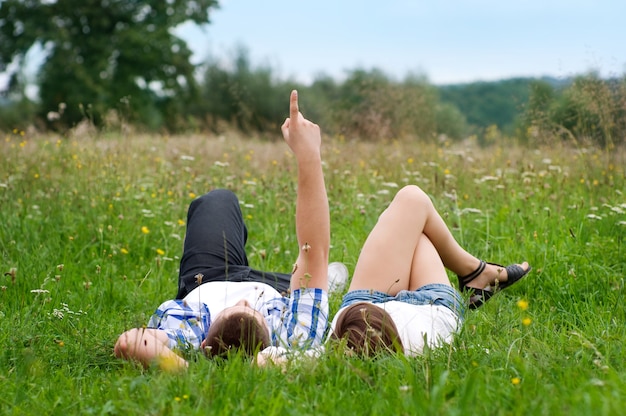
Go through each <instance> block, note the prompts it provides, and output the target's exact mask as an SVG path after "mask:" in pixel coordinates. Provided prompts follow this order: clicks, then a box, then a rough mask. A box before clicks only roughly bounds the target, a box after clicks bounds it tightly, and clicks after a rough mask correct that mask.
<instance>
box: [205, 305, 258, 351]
mask: <svg viewBox="0 0 626 416" xmlns="http://www.w3.org/2000/svg"><path fill="white" fill-rule="evenodd" d="M269 346H270V335H269V331H268V329H267V326H265V325H262V324H261V323H260V322H259V321H258V319H257V318H256V317H255V316H254V315H252V314H250V313H247V312H236V313H233V314H232V315H229V316H228V317H226V318H221V319H217V320H216V321H215V322H213V324H211V326H210V327H209V332H208V334H207V338H206V343H205V348H204V351H205V354H206V355H207V357H227V356H228V353H229V352H230V351H232V352H235V351H241V352H242V353H244V355H249V356H253V355H254V354H255V353H257V352H258V351H260V350H263V349H265V348H267V347H269Z"/></svg>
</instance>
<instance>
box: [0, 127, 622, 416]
mask: <svg viewBox="0 0 626 416" xmlns="http://www.w3.org/2000/svg"><path fill="white" fill-rule="evenodd" d="M276 138H277V140H276V141H275V142H267V141H265V142H262V141H256V140H248V141H244V140H241V139H239V138H237V137H235V136H232V137H226V138H210V139H207V138H203V137H157V136H138V137H120V136H103V137H100V138H97V139H93V138H88V137H79V138H75V139H58V138H57V137H53V136H45V137H38V136H32V137H31V136H28V135H22V134H20V132H13V133H9V134H6V135H5V137H2V138H1V139H2V140H1V141H0V152H1V154H2V164H0V207H1V213H2V218H1V221H0V253H1V257H0V272H2V275H0V285H1V286H2V287H1V291H0V389H1V391H2V395H1V396H0V414H16V415H20V414H62V415H65V414H141V415H146V414H150V415H161V414H168V415H169V414H184V415H189V414H198V413H209V414H224V415H231V414H280V415H285V414H289V415H292V414H293V415H297V414H298V415H299V414H329V415H332V414H375V415H378V414H418V413H426V414H446V415H447V414H503V415H510V414H520V415H522V414H523V415H527V414H568V415H569V414H593V415H602V414H605V415H613V414H619V413H621V411H622V410H623V409H624V408H625V407H626V371H625V370H626V367H625V364H624V357H625V356H626V352H625V351H624V345H625V344H626V329H625V328H626V325H625V322H626V312H625V308H624V304H623V302H624V301H623V299H624V296H625V294H626V293H625V288H624V276H626V248H625V246H624V239H625V236H626V196H625V195H624V192H625V191H626V186H625V172H624V166H626V154H625V153H624V152H620V151H613V152H612V153H610V154H609V153H605V152H602V151H599V150H595V149H591V148H590V149H572V148H561V147H558V148H555V149H548V148H545V149H538V150H534V149H524V148H517V147H515V146H502V147H498V146H496V147H492V148H489V149H479V148H477V147H476V146H473V145H472V144H465V145H454V146H448V145H446V144H442V145H441V146H439V147H435V146H432V145H423V144H417V143H414V144H411V143H395V142H390V143H384V144H374V143H348V142H347V141H345V139H343V138H334V139H333V138H329V139H327V140H326V142H325V147H324V156H325V172H326V178H327V188H328V194H329V200H330V205H331V220H332V248H331V260H332V261H343V262H344V263H345V264H346V265H347V266H348V268H349V269H350V270H353V268H354V265H355V263H356V260H357V256H358V253H359V248H360V246H361V244H362V243H363V241H364V239H365V237H366V236H367V233H368V231H369V230H370V229H371V228H372V226H373V225H374V223H375V221H376V219H377V216H378V214H379V213H380V212H381V210H382V209H383V208H384V207H385V206H386V205H387V204H388V202H389V201H390V199H391V198H392V197H393V195H394V193H395V191H396V190H397V187H401V186H402V185H404V184H408V183H414V184H417V185H419V186H421V187H422V188H423V189H425V190H426V191H427V192H428V193H429V194H430V195H431V196H432V198H433V201H434V202H435V204H436V206H437V207H438V209H439V210H440V211H441V213H442V215H443V216H444V217H445V219H446V221H447V222H448V224H449V225H450V228H451V229H452V231H453V233H454V235H455V236H456V237H457V239H458V240H459V241H460V242H462V244H463V245H464V246H465V247H466V248H468V250H469V251H471V252H473V253H474V254H476V255H477V256H478V257H481V258H484V259H486V260H489V261H495V262H500V263H510V262H518V261H523V260H528V261H529V262H530V263H531V264H532V266H533V272H532V273H531V274H530V275H529V276H528V277H527V278H525V279H524V281H523V282H522V283H520V284H517V285H516V286H514V287H513V288H511V289H509V290H507V291H506V292H503V293H501V294H499V295H498V296H496V297H495V298H494V299H493V300H491V301H490V302H489V303H488V304H487V305H486V306H485V307H483V308H482V309H480V310H478V311H475V312H472V313H470V314H469V315H468V316H467V319H466V322H465V325H464V327H463V329H462V331H461V333H460V334H459V335H458V337H457V338H456V340H455V341H454V343H453V345H451V346H450V347H449V348H442V349H440V350H435V351H427V352H426V354H425V355H424V356H423V357H420V358H411V359H407V358H404V357H395V356H394V357H384V358H380V359H377V360H359V359H355V358H346V357H343V356H341V355H339V354H337V353H333V352H331V353H329V354H328V355H327V356H325V357H322V358H321V359H319V360H317V361H316V362H307V361H304V362H299V363H294V364H292V365H290V366H289V367H288V368H287V369H286V371H284V372H283V371H281V370H280V369H277V368H268V369H256V368H253V367H252V366H251V365H250V363H249V362H246V361H244V360H240V359H235V360H231V361H228V362H217V361H208V360H206V359H204V358H202V357H199V358H198V360H197V361H195V362H193V363H192V365H191V366H190V369H189V371H188V372H187V373H185V374H183V375H172V374H168V373H163V372H161V371H158V370H157V369H148V370H142V369H140V368H138V367H137V366H136V365H133V364H132V363H128V362H125V361H121V360H117V359H115V358H114V357H113V355H112V348H113V345H114V342H115V340H116V338H117V336H118V335H119V334H120V333H121V332H123V331H124V330H126V329H128V328H131V327H135V326H142V325H145V324H146V323H147V320H148V318H149V316H150V314H151V313H152V312H153V311H154V309H155V308H156V306H157V305H158V304H159V303H160V302H161V301H163V300H165V299H167V298H171V297H173V296H174V294H175V288H176V281H177V268H178V261H179V256H180V254H181V250H182V239H183V237H184V232H185V225H184V221H185V216H186V209H187V206H188V204H189V202H190V201H191V200H192V198H193V197H194V195H200V194H202V193H204V192H206V191H208V190H210V189H212V188H215V187H226V188H230V189H232V190H234V191H235V192H236V193H237V194H238V196H239V197H240V199H241V200H242V201H244V202H245V205H244V206H243V212H244V216H246V219H247V223H248V226H249V231H250V236H249V245H248V251H249V255H250V261H251V263H252V265H253V266H255V267H257V268H261V269H272V270H277V271H289V270H290V269H291V265H292V263H293V261H294V259H295V254H296V251H297V243H296V239H295V235H294V232H293V231H294V223H293V214H294V206H293V205H294V198H295V188H294V187H295V175H296V172H295V162H294V160H293V159H292V157H291V156H290V154H289V152H288V150H287V147H286V146H285V145H284V144H283V143H282V142H281V141H279V140H278V135H277V137H276ZM187 156H193V160H191V158H189V157H187ZM142 227H146V228H143V230H144V231H149V232H147V233H145V232H143V231H142ZM451 278H452V279H453V281H454V276H452V275H451ZM33 290H39V291H40V292H39V293H38V292H33ZM520 300H523V301H526V302H527V303H528V307H527V309H525V310H523V309H522V308H521V307H520V306H519V305H518V302H519V301H520ZM339 301H340V296H339V295H334V296H333V297H332V298H331V308H332V310H331V312H334V311H336V309H337V306H338V305H339ZM61 316H62V318H61Z"/></svg>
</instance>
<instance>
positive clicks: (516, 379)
mask: <svg viewBox="0 0 626 416" xmlns="http://www.w3.org/2000/svg"><path fill="white" fill-rule="evenodd" d="M521 382H522V380H520V378H519V377H513V378H512V379H511V384H513V385H514V386H517V385H518V384H519V383H521Z"/></svg>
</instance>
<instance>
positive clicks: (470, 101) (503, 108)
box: [437, 77, 572, 132]
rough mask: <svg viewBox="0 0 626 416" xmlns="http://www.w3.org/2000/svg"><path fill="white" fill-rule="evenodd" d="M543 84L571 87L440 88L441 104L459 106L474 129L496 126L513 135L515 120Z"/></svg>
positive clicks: (512, 83)
mask: <svg viewBox="0 0 626 416" xmlns="http://www.w3.org/2000/svg"><path fill="white" fill-rule="evenodd" d="M537 82H544V83H546V84H548V85H550V86H551V87H553V88H554V89H562V88H565V87H567V86H568V85H570V84H571V82H572V79H569V78H566V79H563V78H554V77H543V78H511V79H505V80H501V81H492V82H473V83H467V84H453V85H444V86H440V87H438V88H437V90H438V91H439V97H440V99H441V101H442V102H444V103H449V104H452V105H454V106H456V107H457V108H458V109H459V110H460V111H461V113H462V114H463V115H465V117H466V119H467V122H468V124H470V125H471V126H472V128H473V129H483V128H485V127H487V126H490V125H493V124H495V125H497V126H498V128H499V129H501V130H503V131H505V132H512V129H513V126H514V122H515V118H516V117H517V116H519V115H520V114H521V113H522V112H523V110H524V106H525V105H526V103H527V102H528V98H529V96H530V86H531V85H532V84H533V83H537Z"/></svg>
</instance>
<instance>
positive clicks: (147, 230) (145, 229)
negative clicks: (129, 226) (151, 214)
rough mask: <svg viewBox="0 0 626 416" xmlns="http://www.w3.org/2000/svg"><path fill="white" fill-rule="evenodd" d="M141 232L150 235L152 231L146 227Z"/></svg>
mask: <svg viewBox="0 0 626 416" xmlns="http://www.w3.org/2000/svg"><path fill="white" fill-rule="evenodd" d="M141 232H142V233H144V234H149V233H150V229H149V228H148V227H146V226H145V225H144V226H143V227H141Z"/></svg>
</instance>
